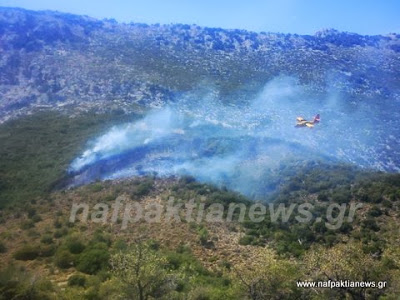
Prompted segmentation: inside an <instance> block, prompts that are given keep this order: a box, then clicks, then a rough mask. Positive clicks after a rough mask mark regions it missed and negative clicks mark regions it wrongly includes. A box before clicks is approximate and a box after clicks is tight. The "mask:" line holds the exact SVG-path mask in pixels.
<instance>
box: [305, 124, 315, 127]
mask: <svg viewBox="0 0 400 300" xmlns="http://www.w3.org/2000/svg"><path fill="white" fill-rule="evenodd" d="M306 126H307V127H308V128H313V127H314V125H313V124H311V123H306Z"/></svg>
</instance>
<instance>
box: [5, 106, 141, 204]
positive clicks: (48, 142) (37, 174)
mask: <svg viewBox="0 0 400 300" xmlns="http://www.w3.org/2000/svg"><path fill="white" fill-rule="evenodd" d="M132 117H134V116H128V115H122V116H116V115H113V114H111V113H110V114H104V115H98V114H90V113H88V114H83V115H81V116H79V117H76V118H70V117H69V116H68V115H63V114H60V113H55V112H46V113H37V114H34V115H32V116H27V117H23V118H19V119H18V120H13V121H9V122H6V123H5V124H2V125H1V126H0V145H1V147H0V183H1V184H0V199H1V203H0V206H2V207H3V206H5V205H6V204H8V203H10V202H21V201H22V202H25V201H27V200H30V199H34V198H36V197H38V196H44V195H46V194H47V193H48V192H49V191H50V190H52V189H53V188H55V187H57V186H58V185H59V184H60V183H61V180H62V179H63V178H64V176H65V170H66V169H67V167H68V164H69V163H70V162H71V160H72V159H73V158H74V157H75V156H76V155H78V154H79V152H80V151H82V150H83V147H84V146H85V143H86V141H87V140H88V139H89V138H90V137H93V136H95V135H98V134H99V131H101V130H105V129H106V128H107V127H108V126H110V124H115V123H117V122H123V121H124V120H128V119H132Z"/></svg>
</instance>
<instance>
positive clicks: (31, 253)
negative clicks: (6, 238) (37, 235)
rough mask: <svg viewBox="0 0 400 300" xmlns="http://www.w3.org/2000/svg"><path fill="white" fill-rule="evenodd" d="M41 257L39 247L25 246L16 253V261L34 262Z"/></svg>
mask: <svg viewBox="0 0 400 300" xmlns="http://www.w3.org/2000/svg"><path fill="white" fill-rule="evenodd" d="M38 256H39V247H37V246H36V247H35V246H31V245H25V246H23V247H22V248H20V249H18V250H17V251H16V252H15V253H14V258H15V259H16V260H34V259H35V258H37V257H38Z"/></svg>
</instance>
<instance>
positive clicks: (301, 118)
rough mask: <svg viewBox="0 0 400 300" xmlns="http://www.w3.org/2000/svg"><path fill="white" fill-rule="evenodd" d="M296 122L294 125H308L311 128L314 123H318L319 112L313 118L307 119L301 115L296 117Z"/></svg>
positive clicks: (319, 119)
mask: <svg viewBox="0 0 400 300" xmlns="http://www.w3.org/2000/svg"><path fill="white" fill-rule="evenodd" d="M296 121H297V124H296V126H295V127H308V128H313V127H314V125H315V124H318V123H319V122H320V121H321V118H320V116H319V114H317V115H316V116H315V117H314V120H312V121H307V120H305V119H304V118H303V117H297V118H296Z"/></svg>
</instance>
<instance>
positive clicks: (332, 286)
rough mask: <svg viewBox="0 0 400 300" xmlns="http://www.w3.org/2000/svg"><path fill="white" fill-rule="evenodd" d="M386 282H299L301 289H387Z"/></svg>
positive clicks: (298, 285)
mask: <svg viewBox="0 0 400 300" xmlns="http://www.w3.org/2000/svg"><path fill="white" fill-rule="evenodd" d="M386 286H387V282H386V281H351V280H337V281H335V280H327V281H297V287H299V288H329V289H335V288H365V289H368V288H372V289H375V288H377V289H383V288H386Z"/></svg>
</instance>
